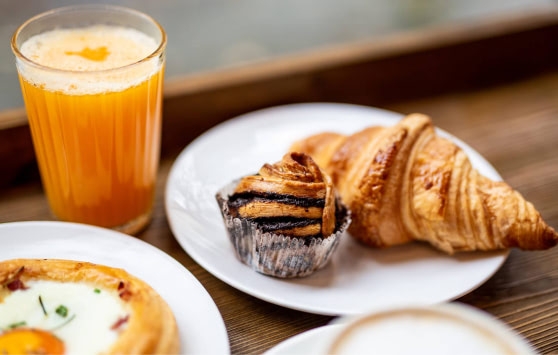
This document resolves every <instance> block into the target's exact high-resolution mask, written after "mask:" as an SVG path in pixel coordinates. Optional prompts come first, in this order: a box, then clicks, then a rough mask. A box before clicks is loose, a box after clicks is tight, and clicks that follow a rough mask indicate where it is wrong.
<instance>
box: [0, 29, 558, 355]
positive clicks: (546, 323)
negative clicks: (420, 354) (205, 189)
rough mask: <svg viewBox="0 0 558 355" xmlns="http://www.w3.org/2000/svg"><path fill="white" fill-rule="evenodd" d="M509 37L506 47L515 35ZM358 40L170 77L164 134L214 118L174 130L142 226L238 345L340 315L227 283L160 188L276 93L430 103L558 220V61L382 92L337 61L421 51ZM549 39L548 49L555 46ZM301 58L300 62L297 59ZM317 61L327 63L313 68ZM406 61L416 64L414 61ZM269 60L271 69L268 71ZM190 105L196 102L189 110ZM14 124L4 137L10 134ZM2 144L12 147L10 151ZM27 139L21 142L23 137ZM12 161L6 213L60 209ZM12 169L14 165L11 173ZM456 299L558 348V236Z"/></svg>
mask: <svg viewBox="0 0 558 355" xmlns="http://www.w3.org/2000/svg"><path fill="white" fill-rule="evenodd" d="M545 26H546V27H545ZM545 26H541V27H536V28H537V31H539V32H537V31H535V32H531V34H532V35H533V36H534V35H535V34H536V36H545V35H550V34H552V35H551V37H550V38H556V37H554V35H555V34H556V33H557V32H556V30H557V29H558V26H556V23H553V24H552V25H548V24H547V25H545ZM541 28H542V29H544V31H547V32H544V31H543V32H544V33H543V34H541V33H542V32H540V30H541ZM516 29H517V28H516ZM526 31H527V32H528V31H531V30H529V29H527V30H526V29H525V28H523V29H522V30H521V31H516V32H517V33H519V34H521V35H525V33H526ZM548 31H550V32H548ZM511 32H513V31H511ZM498 36H499V35H497V34H494V33H492V34H491V35H490V36H487V37H486V38H491V39H494V40H498V38H500V39H499V40H500V41H501V40H502V38H508V37H506V36H507V35H506V36H504V37H498ZM536 38H539V37H536ZM483 40H484V39H482V38H481V39H479V38H477V39H475V40H473V41H472V42H467V41H465V40H463V38H461V42H459V41H457V42H452V43H453V44H452V45H450V46H449V47H451V46H454V47H452V48H453V49H452V50H451V51H450V52H453V53H454V52H456V51H457V52H458V53H460V55H462V54H463V52H466V51H467V50H468V49H467V48H464V47H463V46H461V45H456V44H455V43H462V44H464V45H465V47H467V46H469V45H470V44H471V43H473V42H474V43H476V44H477V46H480V47H483V48H484V46H486V48H492V47H491V46H493V45H494V43H495V42H490V43H485V44H484V45H482V43H481V45H479V41H480V42H482V41H483ZM526 40H527V39H526ZM530 40H531V39H530ZM516 41H517V38H516ZM430 44H431V43H430ZM506 46H509V44H507V45H506ZM427 47H428V46H427ZM427 47H423V48H422V49H420V48H419V49H417V48H415V49H413V53H416V54H417V55H418V57H416V56H415V57H414V58H415V59H417V58H419V57H420V56H421V55H425V53H432V52H429V51H431V50H433V49H432V48H434V47H432V46H430V47H428V48H427ZM367 48H369V47H367ZM447 48H448V45H447V43H445V44H443V45H440V46H438V47H436V49H434V50H435V51H436V50H438V51H441V52H436V53H438V54H440V53H446V54H447V53H450V52H446V50H447ZM506 48H508V49H509V47H506ZM477 49H478V47H477ZM554 49H556V47H554ZM351 50H353V52H351V53H352V55H353V57H352V58H353V59H354V56H355V55H357V56H358V55H360V56H361V57H359V60H358V61H342V60H339V58H337V60H338V61H337V62H336V63H334V64H335V65H332V66H330V67H327V68H325V69H324V67H323V66H321V67H320V65H322V64H320V65H318V64H317V63H322V62H318V61H316V62H314V64H315V65H314V66H312V65H310V64H311V62H312V61H311V60H309V59H308V57H305V58H302V59H301V60H299V61H296V60H293V59H288V60H287V61H286V62H283V63H289V65H290V66H287V67H283V66H281V65H278V64H277V63H275V64H273V65H271V66H268V67H265V66H264V67H263V69H262V67H256V68H252V70H251V71H250V70H246V71H245V72H244V74H246V75H247V76H246V75H243V76H239V77H241V78H242V79H238V78H237V77H236V76H235V74H234V73H235V72H229V75H228V76H227V75H225V76H224V80H225V81H221V82H219V83H218V84H215V83H214V82H213V81H214V80H215V78H209V79H207V80H205V81H204V80H201V79H200V78H193V79H192V81H190V84H183V83H170V84H169V85H170V86H169V87H170V88H168V89H167V92H166V95H167V99H166V100H167V101H166V104H167V107H168V109H167V111H166V112H165V114H166V115H167V116H168V117H169V118H168V120H167V123H166V125H167V126H166V130H167V131H166V133H165V134H166V137H167V138H169V137H174V136H176V134H175V133H176V130H175V132H169V129H170V128H169V126H170V125H174V124H176V125H177V127H186V125H187V123H184V122H182V123H180V122H181V121H180V119H179V113H180V112H182V114H183V115H186V116H187V115H188V114H189V115H190V116H191V115H192V114H198V115H200V117H203V118H207V121H206V122H205V124H202V123H200V121H196V123H191V122H190V123H188V124H190V126H188V129H189V130H188V131H186V130H185V131H183V133H184V137H183V138H182V140H173V141H172V144H169V145H168V146H166V147H164V151H163V158H162V161H161V167H160V171H159V181H158V186H157V195H156V205H155V212H154V216H153V220H152V222H151V224H150V225H149V227H148V228H147V229H146V230H145V231H144V232H143V233H141V234H140V235H139V236H138V238H140V239H142V240H144V241H147V242H148V243H151V244H153V245H155V246H157V247H159V248H161V249H162V250H164V251H165V252H167V253H168V254H169V255H171V256H172V257H174V258H176V259H177V260H178V261H179V262H180V263H182V264H183V265H184V266H185V267H186V268H187V269H188V270H189V271H190V272H192V273H193V274H194V275H195V276H196V277H197V278H198V279H199V280H200V282H201V283H202V284H203V286H204V287H205V288H206V289H207V291H208V292H209V294H210V295H211V296H212V297H213V300H214V301H215V303H216V304H217V306H218V308H219V311H220V312H221V314H222V316H223V319H224V322H225V325H226V327H227V331H228V335H229V340H230V345H231V352H232V353H233V354H247V353H250V354H252V353H262V352H264V351H265V350H267V349H270V348H271V347H273V346H274V345H276V344H278V343H279V342H281V341H282V340H285V339H287V338H289V337H292V336H294V335H296V334H299V333H301V332H303V331H305V330H309V329H312V328H315V327H318V326H321V325H325V324H327V323H328V322H329V321H330V320H331V319H332V317H328V316H320V315H313V314H308V313H304V312H299V311H294V310H289V309H286V308H283V307H280V306H276V305H273V304H270V303H267V302H264V301H262V300H259V299H257V298H254V297H252V296H249V295H246V294H244V293H242V292H240V291H238V290H236V289H234V288H232V287H230V286H228V285H227V284H225V283H223V282H221V281H220V280H218V279H217V278H215V277H214V276H212V275H211V274H209V273H208V272H207V271H205V270H204V269H202V268H201V267H200V266H199V265H198V264H196V262H194V261H193V260H192V259H191V258H190V257H189V256H188V255H187V254H186V253H185V252H184V250H183V249H182V248H181V247H180V246H179V244H178V243H177V241H176V240H175V238H174V237H173V235H172V233H171V231H170V229H169V226H168V222H167V220H166V215H165V211H164V206H163V203H164V196H163V193H164V187H165V183H166V179H167V176H168V172H169V170H170V168H171V166H172V163H173V161H174V159H175V158H176V156H177V154H178V152H179V151H180V149H182V148H183V147H184V146H185V145H186V144H187V143H188V142H189V141H190V140H191V139H192V138H193V137H194V136H195V135H197V134H199V132H201V131H203V130H205V129H207V128H208V127H209V126H211V125H213V124H215V123H218V122H220V121H222V120H223V119H226V118H229V117H232V116H234V115H236V114H237V113H241V112H245V111H248V110H250V109H253V108H258V107H264V106H269V105H271V104H280V103H288V102H300V101H309V100H308V98H309V97H310V98H312V99H314V100H321V101H324V100H328V101H343V102H352V103H360V104H367V105H375V106H380V107H382V108H386V109H390V110H394V111H398V112H402V113H410V112H423V113H426V114H429V115H431V116H432V117H433V119H434V122H435V124H436V125H437V126H439V127H441V128H443V129H445V130H447V131H449V132H451V133H453V134H454V135H456V136H458V137H459V138H461V139H462V140H464V141H466V142H467V143H468V144H469V145H471V146H472V147H473V148H474V149H476V150H477V151H478V152H480V153H481V154H482V155H483V156H484V157H485V158H486V159H487V160H488V161H490V162H491V163H492V164H493V165H494V166H495V168H496V169H497V170H498V171H499V172H500V174H501V175H502V176H503V178H504V179H505V180H506V181H507V182H508V183H509V184H510V185H511V186H512V187H514V188H516V189H517V190H519V191H520V192H521V193H522V194H523V195H524V196H525V197H526V198H527V199H528V200H530V201H531V202H533V204H534V205H535V206H536V207H537V209H538V210H539V211H540V212H541V214H542V216H543V218H544V219H545V220H546V221H547V222H548V223H549V224H550V225H551V226H553V227H555V228H556V227H558V203H557V201H558V68H557V67H556V64H555V63H556V62H554V64H545V65H539V69H540V70H536V71H534V72H528V71H527V72H526V73H525V72H524V73H523V74H522V75H520V76H517V75H515V74H514V73H516V72H514V73H509V74H508V75H507V76H505V80H503V78H499V79H498V80H486V81H485V82H483V83H482V85H480V84H479V83H478V82H477V83H476V84H475V85H457V86H456V85H451V84H448V83H446V84H444V85H445V87H446V90H442V88H443V86H442V84H443V80H442V79H441V78H439V77H438V76H437V75H436V73H433V74H432V76H433V77H434V78H436V79H435V80H433V81H436V80H437V81H438V83H437V84H435V85H434V84H433V83H427V82H425V83H424V86H425V87H426V88H428V90H426V92H422V94H421V95H418V94H417V95H414V94H410V93H412V92H415V94H416V93H417V92H418V91H420V90H418V91H417V89H416V88H403V89H402V90H401V92H402V93H403V94H404V95H403V94H402V96H401V98H400V99H397V96H396V95H395V94H394V93H393V92H390V93H389V95H387V94H386V95H387V96H386V95H380V94H378V93H377V92H376V94H374V93H373V92H372V94H371V95H367V92H368V93H370V91H367V90H369V87H367V86H366V85H365V86H364V88H363V87H358V85H357V86H355V85H352V86H351V85H350V84H348V83H346V84H347V86H346V87H347V91H346V92H343V93H340V91H339V90H338V89H336V88H334V87H332V86H331V85H330V84H331V83H339V82H343V79H340V78H339V77H338V75H340V74H341V73H345V74H347V75H349V76H350V75H351V73H353V74H355V73H357V72H358V71H360V72H362V73H368V71H367V70H371V69H372V68H377V67H378V65H380V66H381V65H384V66H386V65H388V66H389V65H393V66H394V68H401V67H400V66H398V65H399V64H397V63H398V61H399V62H400V61H401V60H403V59H401V58H403V57H405V56H409V55H411V57H412V58H413V55H414V54H409V53H407V54H401V53H398V54H397V53H396V55H394V57H393V58H396V59H394V60H393V61H388V63H387V64H386V62H382V60H380V59H379V57H378V56H376V55H377V54H378V53H377V52H374V51H372V52H370V51H368V52H366V51H364V52H363V51H361V52H359V53H360V54H355V52H354V48H352V49H351V48H349V49H348V52H350V51H351ZM475 50H476V49H475ZM545 51H546V52H548V48H547V49H545ZM363 53H364V54H363ZM374 53H375V54H374ZM326 54H327V53H326ZM349 54H350V53H349ZM382 55H383V56H384V57H382V58H384V59H385V58H386V57H385V56H386V53H385V52H382ZM530 55H533V54H532V53H531V54H525V56H526V57H525V58H532V57H528V56H530ZM538 55H540V57H538V58H539V59H540V60H541V61H544V60H545V59H544V58H543V57H544V55H545V54H544V53H539V54H538ZM546 55H549V54H548V53H547V54H546ZM550 55H554V56H556V55H558V53H555V52H554V50H552V51H550ZM364 57H367V58H369V59H370V61H363V60H362V59H363V58H364ZM388 57H389V56H388ZM326 58H327V55H326ZM450 58H451V55H450ZM545 58H546V57H545ZM310 59H312V56H311V58H310ZM446 59H447V58H446ZM386 60H387V59H386ZM492 60H495V58H493V59H492ZM293 63H294V64H295V65H294V66H293V65H292V64H293ZM297 63H298V65H299V66H297V65H296V64H297ZM301 63H302V64H301ZM309 63H310V64H309ZM537 63H539V64H540V63H541V62H537ZM419 64H420V62H419ZM446 64H447V63H446ZM440 65H441V64H440ZM308 66H309V67H310V68H311V69H308V70H306V71H304V70H302V69H301V68H306V67H308ZM278 68H280V70H279V69H278ZM289 68H290V69H289ZM316 68H321V69H319V70H318V71H316ZM444 68H445V69H444ZM467 68H468V67H466V68H465V69H467ZM541 68H542V69H544V70H542V69H541ZM392 69H393V68H392ZM447 69H448V67H447V66H444V65H441V66H440V70H442V72H443V71H444V70H447ZM523 69H525V68H523ZM242 70H245V69H242ZM242 70H241V72H242ZM297 70H298V71H297ZM405 70H407V72H409V68H406V69H405ZM467 70H470V68H469V69H467ZM478 70H479V71H481V72H484V73H489V72H490V70H488V69H487V68H485V67H482V66H479V67H478ZM524 71H525V70H524ZM262 72H263V73H264V74H261V73H262ZM236 73H237V72H236ZM247 73H248V74H247ZM258 73H259V74H258ZM289 73H291V75H289ZM324 73H325V74H324ZM276 74H277V75H276ZM494 74H495V76H496V77H497V76H498V73H497V72H495V73H494ZM250 75H252V76H250ZM320 75H321V76H320ZM328 75H329V76H328ZM363 75H364V74H363ZM385 75H386V76H387V75H388V74H385ZM471 75H473V74H471ZM486 75H488V74H486ZM308 77H312V78H316V77H319V78H322V79H323V81H322V82H321V84H320V85H323V86H322V87H321V89H320V90H321V91H320V92H321V95H317V94H316V91H315V88H316V87H315V86H313V85H317V84H316V83H315V82H313V84H312V85H306V86H304V85H302V84H301V80H302V81H303V80H304V79H305V78H308ZM393 77H395V76H393ZM247 78H248V79H247ZM286 78H288V79H289V80H287V79H286ZM332 78H334V79H332ZM196 80H197V81H196ZM212 80H213V81H212ZM328 80H329V81H328ZM378 80H379V79H378ZM396 80H399V83H405V82H406V83H407V84H409V83H410V82H412V80H407V81H405V79H404V78H399V79H396ZM278 83H282V85H283V86H279V87H276V88H275V91H273V90H270V91H268V92H267V94H268V95H267V96H265V97H263V98H262V96H261V95H260V96H257V95H256V96H251V97H250V98H248V96H243V98H244V101H243V102H244V103H245V105H244V106H242V104H241V103H239V102H238V101H234V98H229V99H228V100H227V99H225V98H223V95H224V94H223V93H230V92H231V91H234V92H237V93H240V95H244V94H246V93H252V94H253V93H254V92H257V91H258V90H259V89H261V88H262V87H264V88H265V87H266V86H269V87H271V86H273V85H277V84H278ZM293 83H294V84H293ZM287 84H289V85H291V86H289V85H287ZM188 85H190V86H188ZM212 85H213V86H212ZM292 85H295V86H296V87H297V88H298V89H299V90H301V92H302V91H303V92H304V93H305V95H298V96H296V97H290V98H288V99H286V98H285V96H284V94H283V93H284V91H285V89H286V88H287V87H290V88H292ZM301 85H302V86H304V89H303V88H301V87H300V86H301ZM274 87H275V86H274ZM177 88H180V90H179V89H177ZM233 89H234V90H233ZM387 90H392V89H390V88H388V89H387ZM413 90H415V91H413ZM179 91H180V92H181V93H182V95H183V96H181V98H179V96H180V95H178V94H177V92H179ZM203 93H205V94H203ZM291 93H292V90H291ZM335 93H337V95H336V94H335ZM392 94H393V95H392ZM282 95H283V96H282ZM215 98H221V101H220V102H221V103H222V106H220V109H221V111H220V110H219V109H218V108H215V107H214V108H213V111H211V112H209V111H208V109H206V111H203V110H202V109H201V108H200V107H202V106H203V105H202V104H200V103H199V102H198V104H195V103H194V101H196V100H202V102H205V103H207V101H211V100H215ZM235 98H237V99H238V98H239V96H235ZM180 100H182V102H183V103H184V102H188V103H190V104H191V106H186V105H185V104H184V106H180V105H179V103H178V102H179V101H180ZM204 100H207V101H204ZM214 106H215V105H214ZM180 107H182V111H180ZM187 107H190V108H191V109H190V110H188V109H187ZM16 116H17V114H16ZM16 121H17V119H16ZM180 125H182V126H180ZM7 132H8V133H10V134H9V136H10V137H14V136H16V137H19V138H18V139H20V141H21V139H25V137H26V133H25V132H26V127H25V126H24V125H21V126H18V125H12V126H10V127H9V128H8V131H7ZM187 132H189V133H187ZM8 133H6V135H5V137H7V136H8ZM179 133H180V132H179ZM0 134H1V132H0ZM21 137H24V138H21ZM169 139H170V138H169ZM5 142H6V140H4V141H3V140H1V139H0V148H1V147H2V146H1V145H2V143H4V144H5ZM21 145H23V143H21ZM6 149H7V148H6V147H4V151H6ZM21 149H22V151H25V149H27V148H25V147H23V148H21ZM0 151H1V149H0ZM5 159H8V158H5ZM11 159H16V158H11ZM12 163H13V162H12ZM18 164H19V165H18ZM10 166H11V167H17V166H19V167H21V166H23V167H24V168H21V169H20V170H19V171H18V173H13V176H17V179H13V180H12V181H10V183H9V184H6V185H5V186H4V187H3V188H2V189H1V190H0V222H12V221H25V220H50V219H52V217H51V215H50V212H49V209H48V206H47V203H46V200H45V196H44V194H43V191H42V189H41V185H40V183H39V181H38V179H37V174H36V171H34V170H33V169H30V168H29V167H28V165H25V164H21V163H20V162H16V163H13V164H11V165H10ZM10 173H11V172H9V171H8V170H7V169H6V172H5V174H10ZM456 302H463V303H467V304H470V305H473V306H475V307H478V308H481V309H483V310H485V311H487V312H489V313H491V314H493V315H495V316H496V317H498V318H499V319H501V320H502V321H504V322H505V323H507V324H508V325H509V326H511V327H512V328H513V329H515V330H516V331H517V332H519V333H520V334H521V335H523V336H524V337H526V338H527V339H528V340H529V341H530V342H531V344H532V345H533V346H534V347H535V348H536V349H537V350H538V351H540V352H541V353H557V352H558V248H554V249H551V250H547V251H539V252H524V251H519V250H512V251H511V254H510V256H509V258H508V259H507V261H506V262H505V264H504V265H503V266H502V268H501V269H500V270H499V271H498V272H497V273H496V274H495V275H494V276H493V277H491V278H490V279H489V280H488V281H487V282H486V283H485V284H483V285H482V286H480V287H479V288H478V289H476V290H474V291H472V292H471V293H469V294H468V295H465V296H463V297H461V298H460V299H458V300H456Z"/></svg>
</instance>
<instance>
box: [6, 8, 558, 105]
mask: <svg viewBox="0 0 558 355" xmlns="http://www.w3.org/2000/svg"><path fill="white" fill-rule="evenodd" d="M86 2H91V0H89V1H86V0H80V1H75V0H74V1H70V0H41V1H36V0H17V1H9V0H2V1H1V2H0V90H1V92H2V95H0V110H4V109H10V108H15V107H21V106H23V102H22V99H21V94H20V91H19V84H18V81H17V75H16V71H15V65H14V60H13V55H12V52H11V49H10V38H11V36H12V34H13V32H14V31H15V29H16V28H17V26H18V25H20V24H21V23H22V22H23V21H25V20H26V19H28V18H29V17H31V16H33V15H36V14H38V13H40V12H43V11H46V10H49V9H52V8H55V7H60V6H66V5H71V4H77V3H86ZM96 2H97V3H110V4H116V5H122V6H127V7H131V8H135V9H138V10H140V11H144V12H146V13H148V14H150V15H151V16H153V17H154V18H155V19H156V20H158V21H159V22H160V23H161V24H162V25H163V27H164V28H165V29H166V31H167V33H168V36H169V42H168V47H167V53H168V57H167V71H166V75H167V79H168V78H169V77H176V76H183V75H189V74H193V73H201V72H209V71H213V70H216V69H221V68H225V67H231V66H241V65H249V64H250V63H255V62H261V61H265V60H269V59H271V58H277V57H281V56H288V55H293V54H296V53H301V52H308V51H312V50H315V49H318V48H323V47H328V46H335V45H339V44H344V43H351V42H358V41H362V40H371V39H372V40H373V39H374V38H378V37H381V36H385V35H389V34H393V33H396V32H403V31H412V30H416V29H423V28H427V27H430V26H437V25H444V24H451V23H459V22H466V21H478V20H482V19H486V18H490V17H494V16H500V15H506V14H513V13H521V12H523V11H526V10H533V9H534V8H536V7H540V8H544V7H545V6H549V5H556V4H557V2H556V1H551V0H468V1H463V0H446V1H444V0H344V1H338V0H282V1H278V0H160V1H149V0H141V1H132V0H121V1H96Z"/></svg>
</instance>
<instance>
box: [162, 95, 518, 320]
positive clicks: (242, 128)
mask: <svg viewBox="0 0 558 355" xmlns="http://www.w3.org/2000/svg"><path fill="white" fill-rule="evenodd" d="M401 117H402V116H401V115H399V114H396V113H393V112H388V111H383V110H378V109H373V108H368V107H362V106H354V105H344V104H297V105H287V106H280V107H274V108H270V109H265V110H261V111H256V112H252V113H249V114H246V115H244V116H241V117H238V118H235V119H231V120H229V121H227V122H224V123H222V124H220V125H218V126H216V127H214V128H213V129H211V130H209V131H207V132H206V133H204V134H203V135H201V136H200V137H198V138H197V139H196V140H195V141H194V142H192V143H191V144H190V145H189V146H188V147H186V149H185V150H184V151H183V152H182V153H181V154H180V155H179V157H178V158H177V160H176V161H175V163H174V165H173V167H172V169H171V172H170V175H169V178H168V182H167V189H166V192H165V205H166V210H167V216H168V219H169V223H170V226H171V229H172V231H173V233H174V235H175V237H176V239H177V240H178V242H179V243H180V245H181V246H182V247H183V248H184V250H185V251H186V252H187V253H188V254H189V255H190V256H191V257H192V258H193V259H194V260H196V262H198V263H199V264H200V265H201V266H202V267H204V268H205V269H206V270H207V271H209V272H210V273H212V274H213V275H215V276H216V277H218V278H219V279H221V280H222V281H224V282H226V283H228V284H229V285H231V286H233V287H235V288H237V289H239V290H241V291H244V292H246V293H248V294H250V295H253V296H255V297H258V298H260V299H263V300H266V301H268V302H272V303H275V304H278V305H282V306H285V307H289V308H292V309H297V310H302V311H306V312H311V313H317V314H324V315H343V314H356V313H360V312H362V311H363V310H366V309H368V308H372V307H378V306H382V305H385V306H388V305H394V304H405V303H408V302H410V301H412V302H415V303H426V304H433V303H438V302H443V301H447V300H452V299H455V298H457V297H459V296H462V295H464V294H466V293H467V292H469V291H471V290H473V289H475V288H476V287H478V286H479V285H480V284H482V283H483V282H484V281H486V280H487V279H488V278H489V277H491V276H492V275H493V274H494V272H495V271H496V270H498V268H499V267H500V266H501V265H502V263H503V262H504V261H505V259H506V256H507V255H508V252H507V251H501V252H491V253H468V254H459V255H457V256H453V257H450V256H447V255H444V254H442V253H440V252H437V251H435V250H434V249H433V248H430V247H429V246H426V245H419V244H409V245H405V246H401V247H396V248H391V249H388V250H373V249H370V248H365V247H363V246H361V245H359V244H357V243H356V242H354V241H353V240H352V238H350V237H349V236H348V235H346V237H345V238H343V239H342V241H341V243H340V245H339V248H338V250H337V251H336V253H335V255H334V257H333V259H332V261H331V262H330V263H329V264H328V265H327V266H326V267H325V268H323V269H322V270H320V271H318V272H316V273H314V274H312V275H311V276H310V277H306V278H301V279H292V280H282V279H276V278H272V277H268V276H264V275H261V274H258V273H256V272H254V271H253V270H252V269H251V268H249V267H248V266H246V265H244V264H242V263H241V262H239V261H238V260H237V259H236V257H235V254H234V251H233V250H232V246H231V244H230V242H229V239H228V236H227V234H226V231H225V227H224V224H223V220H222V217H221V214H220V212H219V209H218V206H217V202H216V201H215V193H216V192H217V190H219V189H220V188H221V187H222V186H224V185H225V184H227V183H229V182H231V181H232V180H233V179H236V178H239V177H241V176H243V175H247V174H250V173H253V172H256V171H257V170H258V169H259V168H260V167H261V165H263V164H264V163H266V162H269V163H273V162H276V161H278V160H280V159H281V157H282V156H283V155H284V154H285V153H286V152H287V150H288V147H289V146H290V145H291V144H292V143H293V142H294V141H295V140H297V139H301V138H304V137H306V136H308V135H310V134H313V133H317V132H322V131H326V130H333V131H337V132H343V133H351V132H355V131H357V130H360V129H362V128H364V127H366V126H371V125H393V124H394V123H396V122H397V121H398V120H399V119H400V118H401ZM440 134H442V135H444V136H447V137H449V138H451V139H452V140H454V141H455V142H456V143H457V144H459V145H460V146H461V147H463V149H464V150H465V151H466V152H467V154H468V155H469V157H470V159H471V161H472V163H473V165H474V166H475V167H476V168H477V169H478V170H479V171H480V172H481V173H483V174H484V175H486V176H488V177H490V178H492V179H494V180H500V179H501V178H500V176H499V175H498V173H497V172H496V170H494V168H493V167H492V166H491V165H490V164H489V163H488V162H487V161H486V160H485V159H483V158H482V156H480V155H479V154H478V153H477V152H475V151H474V150H473V149H472V148H470V147H469V146H467V145H466V144H464V143H463V142H461V141H459V140H458V139H456V138H455V137H452V136H450V135H449V134H447V133H445V132H442V131H440Z"/></svg>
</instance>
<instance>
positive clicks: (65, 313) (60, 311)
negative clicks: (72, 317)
mask: <svg viewBox="0 0 558 355" xmlns="http://www.w3.org/2000/svg"><path fill="white" fill-rule="evenodd" d="M56 314H58V315H59V316H61V317H67V316H68V308H66V306H64V305H62V304H61V305H60V306H58V308H56Z"/></svg>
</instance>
